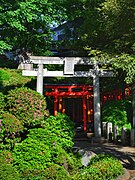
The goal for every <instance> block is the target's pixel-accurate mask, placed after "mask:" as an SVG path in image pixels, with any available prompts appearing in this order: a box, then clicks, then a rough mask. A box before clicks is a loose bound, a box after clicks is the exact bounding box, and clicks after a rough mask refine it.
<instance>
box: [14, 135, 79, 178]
mask: <svg viewBox="0 0 135 180" xmlns="http://www.w3.org/2000/svg"><path fill="white" fill-rule="evenodd" d="M12 155H13V164H14V165H15V167H16V168H17V169H18V170H19V172H20V174H21V176H22V177H23V178H26V179H27V178H28V177H31V179H34V178H35V174H37V175H36V176H37V177H40V176H41V177H42V176H43V177H53V176H54V177H56V176H58V174H60V176H62V177H63V176H65V175H66V176H67V175H68V174H73V173H75V172H76V171H77V168H78V166H79V165H80V164H79V161H78V160H77V159H76V158H75V157H74V156H73V154H68V153H67V152H66V151H65V150H64V149H62V148H61V147H60V146H58V145H55V144H52V146H50V147H49V146H48V145H47V144H45V143H43V142H42V141H41V142H40V140H34V139H31V138H27V139H25V140H24V141H23V142H22V143H18V144H17V145H16V146H15V148H14V150H13V152H12ZM77 165H78V166H77ZM54 166H55V167H57V168H54ZM52 167H53V168H54V169H52ZM60 167H61V168H60ZM60 169H61V170H60ZM59 170H60V172H59ZM52 171H53V172H52ZM61 171H62V172H64V174H63V175H62V172H61ZM43 173H44V174H43ZM52 173H53V174H52ZM54 179H55V178H54ZM61 179H62V178H61Z"/></svg>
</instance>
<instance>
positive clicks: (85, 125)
mask: <svg viewBox="0 0 135 180" xmlns="http://www.w3.org/2000/svg"><path fill="white" fill-rule="evenodd" d="M83 128H84V131H86V130H87V120H86V98H85V97H83Z"/></svg>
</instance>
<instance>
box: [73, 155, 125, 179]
mask: <svg viewBox="0 0 135 180" xmlns="http://www.w3.org/2000/svg"><path fill="white" fill-rule="evenodd" d="M122 174H123V166H122V164H121V163H120V162H119V161H118V160H117V159H116V158H114V157H113V156H110V155H106V154H99V155H97V156H95V157H93V158H92V159H91V161H90V165H89V166H87V167H86V168H84V169H83V170H82V171H81V173H80V176H79V175H78V174H77V175H76V177H75V179H77V178H78V179H80V180H81V179H83V180H85V179H88V180H91V179H92V180H97V179H98V180H106V179H108V180H112V179H115V178H117V177H118V176H119V175H122ZM77 176H78V177H77Z"/></svg>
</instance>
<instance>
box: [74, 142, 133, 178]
mask: <svg viewBox="0 0 135 180" xmlns="http://www.w3.org/2000/svg"><path fill="white" fill-rule="evenodd" d="M74 146H75V147H80V148H82V149H85V150H90V151H93V152H94V153H96V154H99V153H106V154H112V155H114V156H115V157H117V158H118V159H119V160H120V161H121V163H122V164H123V166H124V167H125V168H126V169H127V170H128V171H129V173H130V175H131V177H130V180H135V147H129V146H121V145H115V144H112V143H104V144H98V143H90V142H89V141H88V140H80V141H78V140H74Z"/></svg>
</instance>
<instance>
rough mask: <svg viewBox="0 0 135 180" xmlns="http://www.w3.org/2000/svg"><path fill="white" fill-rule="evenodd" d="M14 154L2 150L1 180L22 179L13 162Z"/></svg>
mask: <svg viewBox="0 0 135 180" xmlns="http://www.w3.org/2000/svg"><path fill="white" fill-rule="evenodd" d="M11 161H12V156H11V153H10V152H7V151H3V152H0V179H1V180H15V179H16V180H20V175H19V172H18V171H17V169H16V168H15V167H13V166H12V164H11Z"/></svg>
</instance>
